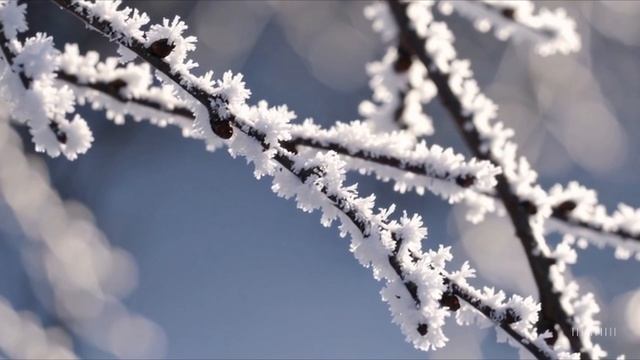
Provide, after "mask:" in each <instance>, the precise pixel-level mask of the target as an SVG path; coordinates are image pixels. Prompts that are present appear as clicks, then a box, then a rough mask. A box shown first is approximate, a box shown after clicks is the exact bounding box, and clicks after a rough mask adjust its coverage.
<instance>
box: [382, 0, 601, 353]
mask: <svg viewBox="0 0 640 360" xmlns="http://www.w3.org/2000/svg"><path fill="white" fill-rule="evenodd" d="M388 4H389V7H390V10H391V13H392V15H393V19H394V20H395V23H396V24H397V28H398V36H399V37H405V38H406V40H407V41H408V43H409V44H410V46H411V47H412V48H413V50H414V52H415V54H416V56H417V57H418V58H419V59H420V60H421V61H422V62H423V64H424V65H425V67H426V68H427V69H428V70H429V77H430V79H431V81H433V83H434V84H435V85H436V88H437V90H438V97H439V99H440V101H441V102H442V104H443V105H444V107H445V108H446V109H447V110H448V112H449V113H450V114H451V116H452V118H453V119H454V121H455V124H456V125H457V128H458V130H459V133H460V134H461V135H462V137H463V138H464V140H465V142H466V143H467V145H468V146H469V148H470V149H471V151H472V153H473V154H474V156H476V157H478V158H479V159H484V160H489V161H491V162H492V163H494V164H495V165H497V166H500V167H501V168H502V170H503V173H502V174H500V175H498V176H497V180H498V184H497V186H496V193H497V196H498V197H499V198H500V200H501V202H502V203H503V205H504V208H505V210H506V212H507V213H508V215H509V217H510V218H511V221H512V223H513V225H514V228H515V231H516V235H517V237H518V238H519V239H520V242H521V244H522V246H523V248H524V250H525V253H526V255H527V259H528V262H529V265H530V267H531V269H532V272H533V276H534V280H535V282H536V285H537V287H538V290H539V295H540V301H541V304H542V311H541V315H542V316H541V317H540V319H539V323H538V329H539V330H540V331H545V330H549V331H551V332H552V333H553V335H554V336H553V337H552V338H551V339H550V340H549V342H550V343H551V344H555V343H556V340H557V336H558V332H557V329H556V328H555V327H556V325H558V326H559V328H560V330H561V333H563V334H564V336H565V337H566V338H567V339H568V340H569V343H570V346H571V350H572V352H580V353H581V354H582V356H583V357H585V358H589V357H599V356H601V355H602V353H603V352H602V350H601V349H600V348H599V347H598V346H597V345H593V344H591V341H590V336H589V334H586V335H583V334H580V335H579V336H578V335H576V333H575V331H574V330H572V329H575V328H578V326H579V325H580V324H582V323H585V324H588V323H590V322H593V321H594V320H593V319H591V315H592V314H593V313H592V312H589V313H580V312H578V311H577V308H578V307H577V304H576V303H578V301H581V300H576V299H575V297H576V296H577V294H576V292H575V290H576V289H575V288H574V287H577V284H575V283H571V284H572V285H573V286H572V287H567V286H566V284H565V280H564V278H563V275H562V273H563V271H564V269H565V266H564V265H563V264H564V263H565V262H566V261H561V259H560V257H559V255H560V254H566V251H562V252H560V253H558V254H556V253H555V252H554V251H552V250H551V249H550V248H549V246H548V245H547V244H546V241H545V239H544V237H543V226H544V219H545V218H546V217H548V216H549V215H550V214H551V209H550V207H549V205H548V204H546V194H545V192H544V191H543V190H542V189H541V188H540V187H539V186H538V185H537V184H535V180H536V173H535V172H533V171H532V170H531V169H530V167H529V165H528V163H527V162H526V159H524V158H519V159H518V158H517V157H516V152H515V150H516V146H515V144H513V143H512V142H511V140H510V137H511V136H512V130H511V129H506V128H505V127H504V125H503V124H502V123H500V122H495V121H494V120H495V116H496V106H495V104H493V102H491V100H490V99H488V98H487V97H486V96H484V95H483V94H482V93H480V91H479V89H478V85H477V83H476V82H475V81H474V80H473V79H472V72H471V70H470V64H469V62H468V61H462V60H458V59H456V52H455V49H454V47H453V44H452V41H453V35H452V34H451V32H450V31H449V30H448V28H447V26H446V24H444V23H440V22H434V21H433V14H432V13H431V6H432V5H433V4H432V3H431V2H413V3H410V4H408V5H407V4H404V3H398V2H395V1H389V2H388ZM588 295H589V294H587V296H588ZM594 306H596V307H597V305H595V304H594ZM582 315H584V316H582Z"/></svg>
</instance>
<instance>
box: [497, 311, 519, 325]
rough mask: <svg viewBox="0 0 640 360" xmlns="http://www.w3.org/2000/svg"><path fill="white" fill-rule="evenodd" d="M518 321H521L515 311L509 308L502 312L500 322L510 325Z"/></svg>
mask: <svg viewBox="0 0 640 360" xmlns="http://www.w3.org/2000/svg"><path fill="white" fill-rule="evenodd" d="M520 320H522V319H520V315H518V313H516V311H515V310H513V309H511V308H509V309H507V310H506V311H505V312H504V319H502V322H503V323H505V324H507V325H511V324H513V323H515V322H518V321H520Z"/></svg>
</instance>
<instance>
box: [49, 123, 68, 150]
mask: <svg viewBox="0 0 640 360" xmlns="http://www.w3.org/2000/svg"><path fill="white" fill-rule="evenodd" d="M49 129H51V131H53V134H54V135H55V136H56V139H57V140H58V142H59V143H61V144H66V143H67V133H65V132H64V131H62V129H60V126H59V125H58V123H57V122H55V121H51V122H50V123H49Z"/></svg>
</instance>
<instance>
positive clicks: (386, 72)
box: [359, 7, 435, 143]
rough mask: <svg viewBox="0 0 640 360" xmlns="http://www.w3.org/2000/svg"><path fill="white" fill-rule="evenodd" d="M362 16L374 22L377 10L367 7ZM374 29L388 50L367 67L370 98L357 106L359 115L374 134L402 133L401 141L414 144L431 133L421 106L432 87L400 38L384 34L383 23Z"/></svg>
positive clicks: (380, 22) (376, 24)
mask: <svg viewBox="0 0 640 360" xmlns="http://www.w3.org/2000/svg"><path fill="white" fill-rule="evenodd" d="M365 16H366V17H368V18H370V19H375V18H376V17H377V16H378V12H377V9H376V8H375V7H368V8H367V9H366V10H365ZM374 29H375V30H376V31H377V32H379V33H380V35H381V37H382V40H383V41H384V42H385V44H387V45H388V48H387V51H386V53H385V55H384V56H383V58H382V59H381V60H379V61H375V62H372V63H370V64H367V73H368V74H369V76H370V77H371V79H370V80H369V86H370V87H371V89H372V90H373V97H372V100H365V101H363V102H362V103H361V104H360V107H359V112H360V115H362V116H363V118H364V122H365V123H367V125H369V126H370V127H371V129H372V130H373V131H374V132H392V131H396V130H401V133H402V134H404V135H407V136H406V137H405V138H403V139H402V140H403V141H406V142H409V143H414V142H415V139H416V138H420V137H423V136H427V135H431V134H433V124H432V121H431V118H430V117H429V116H428V115H427V114H426V113H425V112H424V109H423V105H425V104H427V103H429V102H430V101H431V99H433V97H434V95H435V88H434V86H433V83H431V81H430V80H429V78H428V76H427V71H426V69H425V68H424V65H422V63H421V62H420V61H419V60H418V59H416V58H415V56H414V55H413V54H412V53H411V49H410V48H409V47H407V46H406V44H404V43H403V42H402V41H401V39H400V40H398V39H396V38H395V37H394V36H393V34H392V33H389V32H388V31H387V30H388V29H387V28H386V27H385V24H384V22H382V21H378V22H376V23H375V24H374Z"/></svg>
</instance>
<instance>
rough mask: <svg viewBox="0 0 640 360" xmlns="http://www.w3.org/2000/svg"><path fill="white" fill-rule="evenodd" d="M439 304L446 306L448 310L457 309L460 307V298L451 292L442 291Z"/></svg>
mask: <svg viewBox="0 0 640 360" xmlns="http://www.w3.org/2000/svg"><path fill="white" fill-rule="evenodd" d="M440 306H442V307H447V308H449V310H450V311H458V309H460V300H459V299H458V297H457V296H455V295H453V294H450V293H444V294H442V297H441V298H440Z"/></svg>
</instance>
